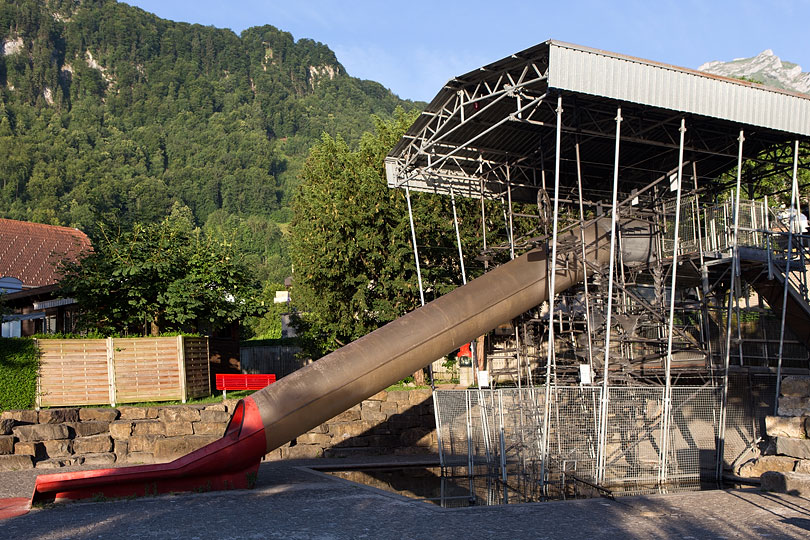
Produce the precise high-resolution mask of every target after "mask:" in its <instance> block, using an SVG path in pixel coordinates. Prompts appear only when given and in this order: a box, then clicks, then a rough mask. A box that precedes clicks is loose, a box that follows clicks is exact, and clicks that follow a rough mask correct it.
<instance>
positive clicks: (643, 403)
mask: <svg viewBox="0 0 810 540" xmlns="http://www.w3.org/2000/svg"><path fill="white" fill-rule="evenodd" d="M735 388H736V387H735ZM737 392H739V391H738V390H736V389H735V390H733V391H732V392H731V393H730V395H731V396H737ZM765 394H767V390H765V389H764V387H763V390H762V396H763V398H764V397H765ZM548 395H549V406H548V410H546V407H545V399H546V388H545V387H534V388H523V389H518V388H503V389H495V390H488V389H487V390H437V391H436V392H434V404H435V410H436V416H437V420H438V424H437V431H438V438H439V450H440V452H439V453H440V458H441V463H442V466H443V467H465V466H466V467H467V469H468V470H470V471H472V470H473V468H476V469H478V470H479V471H480V470H481V467H485V469H486V470H488V471H489V472H490V474H494V475H498V474H503V475H506V473H507V471H508V472H509V473H510V474H512V473H514V472H515V471H516V470H518V471H523V472H524V473H525V474H532V475H535V476H538V478H539V479H540V480H541V483H543V484H548V485H553V484H554V483H555V482H557V481H558V480H560V479H561V478H562V479H565V478H566V477H568V478H573V479H575V480H577V481H581V482H583V483H585V484H588V483H594V482H595V479H596V478H598V477H599V475H598V474H597V473H598V472H599V471H597V467H598V466H599V465H598V456H599V451H600V445H603V451H604V456H605V460H604V470H603V471H601V472H602V479H603V480H602V482H601V484H600V486H601V487H605V488H610V489H615V490H618V491H623V492H643V490H644V489H645V487H650V486H656V485H660V484H662V483H664V484H671V485H674V486H680V487H685V488H690V487H694V488H698V487H700V486H702V485H703V486H705V485H707V484H709V483H713V482H716V481H717V478H716V464H717V441H718V426H719V421H720V407H721V399H722V393H721V389H720V388H719V387H715V386H702V387H673V388H672V390H671V406H670V408H669V417H668V419H667V422H666V423H664V421H663V420H664V417H663V416H664V410H665V407H664V402H665V399H664V398H665V388H664V387H627V386H622V387H619V386H614V387H610V388H608V395H607V397H608V405H607V431H606V435H605V437H604V440H603V441H600V437H599V415H600V411H601V408H600V403H601V399H602V389H601V388H600V387H590V386H580V387H577V386H560V387H551V388H549V389H548ZM758 395H759V394H758ZM755 399H759V398H755ZM760 401H761V400H760ZM758 403H759V402H758ZM746 407H747V408H746ZM757 407H759V409H758V410H759V412H757V411H755V409H756V408H757ZM766 409H767V404H766V406H762V405H761V404H760V405H756V404H752V403H749V404H748V405H746V404H743V403H742V402H741V401H739V400H737V398H736V397H733V398H730V400H729V409H728V411H729V412H728V418H727V432H731V433H732V436H731V438H730V440H729V441H727V444H726V446H725V456H726V463H727V464H729V463H730V462H731V461H734V459H736V457H737V456H739V455H741V454H742V453H744V449H745V448H749V447H751V445H752V443H753V441H755V440H756V437H757V436H758V434H759V433H761V432H760V431H759V430H760V429H761V428H760V427H758V426H754V424H753V423H752V420H750V419H751V418H756V417H757V415H761V416H763V418H764V414H762V413H763V412H764V411H765V410H766ZM546 415H547V417H548V426H547V427H548V433H547V437H544V435H546V434H545V433H544V430H545V429H546V425H545V424H546V422H545V418H546ZM746 419H748V420H746ZM746 422H748V424H749V425H750V427H749V426H748V425H747V424H746ZM753 422H754V423H755V422H757V421H756V420H755V421H753ZM665 425H666V426H667V427H666V441H665V440H664V439H665V437H664V430H665ZM663 448H666V449H667V451H666V459H663V456H662V452H663ZM730 459H731V461H729V460H730ZM538 469H539V470H540V471H541V472H540V474H539V475H537V470H538ZM662 470H663V472H662ZM504 477H505V476H504ZM563 484H564V482H563V483H561V484H560V485H561V488H560V489H566V488H565V486H564V485H563Z"/></svg>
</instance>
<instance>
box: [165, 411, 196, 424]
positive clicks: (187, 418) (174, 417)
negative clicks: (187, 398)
mask: <svg viewBox="0 0 810 540" xmlns="http://www.w3.org/2000/svg"><path fill="white" fill-rule="evenodd" d="M159 418H160V419H161V420H163V421H164V422H197V421H199V420H200V411H199V409H196V408H194V407H165V408H163V409H160V415H159Z"/></svg>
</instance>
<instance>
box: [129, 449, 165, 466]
mask: <svg viewBox="0 0 810 540" xmlns="http://www.w3.org/2000/svg"><path fill="white" fill-rule="evenodd" d="M121 461H122V462H124V463H128V464H130V465H149V464H151V463H158V462H159V461H158V460H156V459H155V456H154V454H152V452H130V453H129V454H127V455H126V458H124V459H123V460H121Z"/></svg>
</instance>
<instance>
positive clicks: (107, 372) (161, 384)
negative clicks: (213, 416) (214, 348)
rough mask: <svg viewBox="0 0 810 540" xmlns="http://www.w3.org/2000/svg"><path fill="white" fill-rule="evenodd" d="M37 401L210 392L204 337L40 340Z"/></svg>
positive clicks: (129, 399) (95, 401)
mask: <svg viewBox="0 0 810 540" xmlns="http://www.w3.org/2000/svg"><path fill="white" fill-rule="evenodd" d="M37 346H38V347H39V350H40V374H39V379H38V390H39V392H38V395H37V405H38V406H40V407H56V406H64V405H100V404H104V403H109V404H110V405H115V404H116V403H137V402H142V401H171V400H180V401H183V402H185V401H186V400H187V399H189V398H195V397H200V396H205V395H208V394H210V393H211V385H210V382H209V378H210V374H209V367H208V339H207V338H194V337H183V336H177V337H166V338H108V339H66V340H61V339H41V340H37Z"/></svg>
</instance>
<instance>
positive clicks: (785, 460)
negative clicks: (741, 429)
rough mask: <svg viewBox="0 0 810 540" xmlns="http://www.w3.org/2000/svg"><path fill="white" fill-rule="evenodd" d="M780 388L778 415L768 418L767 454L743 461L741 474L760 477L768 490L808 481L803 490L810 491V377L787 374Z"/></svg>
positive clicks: (766, 429) (783, 488) (778, 489)
mask: <svg viewBox="0 0 810 540" xmlns="http://www.w3.org/2000/svg"><path fill="white" fill-rule="evenodd" d="M780 388H781V392H780V396H779V407H778V413H779V415H778V416H768V417H766V418H765V432H766V434H767V435H768V437H769V439H770V440H769V442H768V445H767V447H766V449H765V450H764V452H763V454H764V455H762V456H760V457H759V458H756V459H753V460H751V461H748V462H747V463H744V464H743V465H742V466H741V467H740V468H739V471H738V474H739V475H740V476H743V477H746V478H760V479H761V481H762V488H763V489H766V490H769V491H784V490H785V489H787V487H785V486H791V487H790V489H791V490H794V491H795V488H796V485H805V492H804V494H810V490H809V489H808V487H810V377H806V376H798V375H791V376H788V377H785V378H783V379H782V384H781V387H780ZM780 486H781V487H780Z"/></svg>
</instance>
